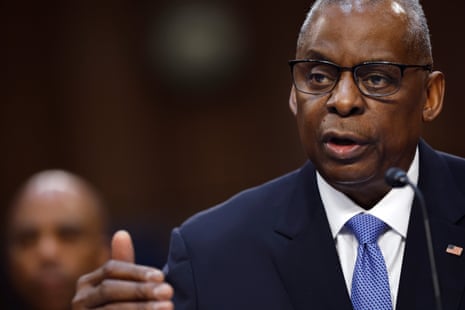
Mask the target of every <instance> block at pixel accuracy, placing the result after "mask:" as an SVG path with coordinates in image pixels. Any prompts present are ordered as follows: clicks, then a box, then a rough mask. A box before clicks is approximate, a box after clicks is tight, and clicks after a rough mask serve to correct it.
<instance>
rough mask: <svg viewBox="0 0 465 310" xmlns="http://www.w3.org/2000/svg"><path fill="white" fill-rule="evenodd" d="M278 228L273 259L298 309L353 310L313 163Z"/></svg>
mask: <svg viewBox="0 0 465 310" xmlns="http://www.w3.org/2000/svg"><path fill="white" fill-rule="evenodd" d="M295 184H296V187H295V190H294V192H293V194H292V195H291V197H289V199H288V200H287V201H288V204H287V206H285V207H283V213H282V214H281V215H280V217H279V219H278V222H277V225H276V228H275V236H274V238H275V242H274V246H273V249H272V251H273V258H274V262H275V265H276V268H277V270H278V272H279V274H280V277H281V279H282V281H283V283H284V286H285V289H286V291H287V292H288V294H289V297H290V299H291V302H292V304H293V306H294V309H295V310H304V309H305V310H311V309H325V310H331V309H334V310H336V309H337V310H345V309H347V310H350V309H352V307H351V303H350V298H349V296H348V293H347V289H346V287H345V281H344V276H343V274H342V269H341V267H340V263H339V259H338V256H337V252H336V248H335V245H334V240H333V238H332V236H331V232H330V229H329V224H328V221H327V218H326V215H325V212H324V208H323V205H322V203H321V199H320V196H319V192H318V190H317V185H316V177H315V170H314V168H313V166H312V165H311V164H310V163H309V164H307V165H306V166H305V167H304V168H302V170H301V171H300V172H299V174H298V175H297V177H296V182H295Z"/></svg>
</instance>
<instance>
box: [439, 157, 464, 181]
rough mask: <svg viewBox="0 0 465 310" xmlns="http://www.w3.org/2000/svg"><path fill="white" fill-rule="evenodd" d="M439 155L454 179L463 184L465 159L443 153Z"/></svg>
mask: <svg viewBox="0 0 465 310" xmlns="http://www.w3.org/2000/svg"><path fill="white" fill-rule="evenodd" d="M437 153H438V155H439V156H440V157H441V158H442V159H443V160H444V162H445V163H446V165H447V167H448V168H449V171H450V173H451V174H452V175H453V176H454V178H455V179H458V180H460V181H461V182H463V180H464V178H465V158H463V157H459V156H456V155H453V154H449V153H445V152H441V151H438V152H437Z"/></svg>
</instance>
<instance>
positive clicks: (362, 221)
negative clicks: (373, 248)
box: [346, 213, 387, 244]
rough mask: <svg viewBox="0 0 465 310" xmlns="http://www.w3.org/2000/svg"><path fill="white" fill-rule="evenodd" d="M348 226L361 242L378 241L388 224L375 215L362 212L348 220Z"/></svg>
mask: <svg viewBox="0 0 465 310" xmlns="http://www.w3.org/2000/svg"><path fill="white" fill-rule="evenodd" d="M346 227H348V228H349V229H350V230H351V231H352V232H353V233H354V235H355V237H356V238H357V240H358V243H359V244H367V243H376V242H377V241H378V238H379V236H380V235H381V234H382V233H383V232H385V231H386V229H387V225H386V223H384V222H383V221H382V220H380V219H378V218H376V217H374V216H373V215H370V214H366V213H361V214H357V215H355V216H354V217H352V218H351V219H350V220H348V221H347V223H346Z"/></svg>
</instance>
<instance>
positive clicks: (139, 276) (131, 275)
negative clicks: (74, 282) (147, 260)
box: [78, 260, 165, 287]
mask: <svg viewBox="0 0 465 310" xmlns="http://www.w3.org/2000/svg"><path fill="white" fill-rule="evenodd" d="M105 279H119V280H127V281H136V282H154V283H160V282H163V281H164V279H165V276H164V274H163V272H162V271H161V270H159V269H157V268H153V267H148V266H142V265H135V264H133V263H127V262H123V261H117V260H110V261H108V262H106V263H105V264H104V265H103V266H102V267H100V268H98V269H96V270H94V271H92V272H90V273H88V274H85V275H83V276H81V277H80V278H79V280H78V287H85V286H89V285H91V286H96V285H98V284H100V283H101V282H103V281H104V280H105Z"/></svg>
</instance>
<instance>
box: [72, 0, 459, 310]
mask: <svg viewBox="0 0 465 310" xmlns="http://www.w3.org/2000/svg"><path fill="white" fill-rule="evenodd" d="M296 58H297V59H296V60H294V61H291V62H290V65H291V70H292V76H293V82H294V84H293V87H292V89H291V94H290V100H289V103H290V108H291V111H292V112H293V113H294V114H295V116H296V119H297V124H298V128H299V133H300V138H301V142H302V145H303V146H304V149H305V151H306V153H307V155H308V158H309V162H308V163H306V164H305V165H304V166H303V167H302V168H301V169H299V170H297V171H295V172H292V173H290V174H288V175H285V176H283V177H280V178H278V179H276V180H273V181H271V182H268V183H266V184H264V185H261V186H258V187H256V188H252V189H249V190H247V191H245V192H242V193H240V194H238V195H236V196H235V197H233V198H231V199H230V200H228V201H226V202H224V203H223V204H221V205H219V206H216V207H214V208H212V209H209V210H206V211H204V212H202V213H200V214H197V215H195V216H193V217H192V218H190V219H189V220H187V221H186V222H185V223H184V224H183V225H181V226H180V227H179V228H176V229H175V230H174V231H173V234H172V239H171V246H170V253H169V257H168V262H167V264H166V266H165V269H164V273H165V275H166V281H167V282H168V283H170V285H171V286H169V285H168V284H166V283H163V276H162V275H159V274H158V277H157V279H156V280H153V281H152V283H150V281H146V280H144V279H145V278H144V276H143V275H144V273H143V272H142V271H144V270H145V272H149V269H143V268H147V267H142V266H136V265H132V264H130V263H129V264H128V263H127V262H126V263H123V262H117V261H111V262H109V263H108V264H107V265H106V267H104V268H103V269H100V270H97V271H96V272H94V273H93V274H89V275H88V276H87V277H85V278H83V279H81V281H80V283H79V291H78V294H77V295H76V298H75V302H74V305H75V308H76V309H89V308H93V307H96V306H98V305H103V304H110V303H111V302H115V303H114V304H113V305H120V304H117V303H116V302H118V301H124V302H128V303H130V302H131V301H134V300H138V301H140V302H142V301H144V302H153V304H152V305H158V306H160V308H159V309H171V307H172V304H170V303H169V302H167V301H166V300H167V299H169V298H170V297H171V294H172V293H173V292H172V289H173V288H174V299H173V301H174V304H175V306H176V309H181V310H184V309H199V310H210V309H212V310H213V309H215V310H216V309H222V310H224V309H268V310H269V309H276V310H278V309H295V310H299V309H301V310H304V309H306V310H309V309H325V310H328V309H334V310H336V309H337V310H341V309H347V310H349V309H364V310H368V309H370V310H373V309H376V310H379V309H381V308H380V307H378V306H367V305H362V306H360V305H359V303H358V301H357V300H355V299H356V298H354V297H353V296H354V295H353V294H354V291H355V290H359V288H358V287H357V285H358V284H355V282H357V281H356V280H355V278H356V277H357V279H358V278H359V277H360V276H359V273H357V274H356V273H355V270H356V269H357V268H358V267H357V266H358V260H359V258H358V256H357V255H359V254H360V247H359V242H358V238H359V237H358V235H357V234H356V233H355V229H354V228H353V226H351V224H348V223H349V222H350V221H351V220H352V218H354V217H356V216H357V215H359V214H369V215H370V218H375V219H376V221H382V223H383V227H385V228H384V230H382V231H381V234H380V235H377V237H376V239H377V240H376V242H375V244H376V247H377V251H378V252H377V254H379V253H381V255H382V256H383V258H381V259H380V260H381V261H382V265H383V268H384V272H385V273H386V279H387V280H386V283H384V284H383V285H384V286H383V290H384V289H385V290H386V291H387V292H388V293H387V300H384V301H383V302H385V304H386V307H384V306H383V308H382V309H397V310H411V309H422V310H424V309H436V307H437V305H436V299H435V297H434V292H435V290H434V285H433V281H432V276H431V275H432V272H431V270H430V261H429V258H428V246H427V242H426V241H425V229H424V225H423V219H422V214H421V211H420V210H421V208H420V205H419V202H418V201H417V199H416V198H415V197H414V195H413V192H412V191H411V190H410V189H408V188H402V189H391V187H390V186H389V185H387V184H386V182H385V174H386V171H387V170H388V169H389V168H390V167H399V168H401V169H403V170H405V171H406V172H407V175H408V177H409V178H410V179H411V180H412V182H413V183H414V184H417V185H418V186H419V188H420V189H421V190H422V191H423V192H424V193H425V199H426V201H427V207H428V213H429V215H430V218H431V230H432V236H433V238H432V241H433V250H434V257H435V259H436V263H437V270H438V275H439V284H440V288H441V293H442V306H443V309H447V310H452V309H455V310H458V309H465V300H464V298H463V295H464V293H465V257H464V256H465V255H462V254H461V249H462V247H463V246H465V196H464V195H465V184H464V181H463V180H464V178H465V160H463V159H460V158H457V157H454V156H451V155H448V154H444V153H440V152H437V151H434V150H433V149H432V148H431V147H429V146H428V145H427V144H426V143H425V142H424V141H423V140H422V139H421V131H422V127H423V124H424V123H425V122H430V121H432V120H433V119H435V118H436V117H437V116H438V114H439V113H440V111H441V109H442V104H443V95H444V76H443V74H442V73H441V72H439V71H433V69H432V62H433V59H432V54H431V44H430V39H429V30H428V27H427V24H426V19H425V17H424V13H423V10H422V8H421V6H420V4H419V3H418V1H415V0H398V1H393V0H379V1H369V0H340V1H339V0H322V1H317V2H316V3H315V4H314V6H313V7H312V9H311V11H310V12H309V14H308V16H307V18H306V20H305V22H304V24H303V26H302V28H301V32H300V34H299V39H298V44H297V54H296ZM360 244H362V242H360ZM125 246H126V247H130V243H129V242H128V236H127V235H124V234H121V235H119V236H117V238H116V240H115V242H114V248H113V249H114V251H115V252H116V251H117V252H118V253H117V254H116V255H114V258H117V259H118V258H120V259H123V260H126V261H129V262H130V261H131V255H130V254H129V255H126V254H127V253H128V252H129V251H124V249H123V248H124V247H125ZM448 248H449V249H448ZM122 249H123V250H122ZM358 251H359V252H358ZM357 252H358V253H357ZM125 253H126V254H125ZM126 256H128V257H126ZM102 270H103V271H104V272H102ZM151 272H152V274H154V273H156V272H159V271H158V270H152V271H151ZM361 273H362V274H364V273H365V272H361ZM137 274H139V276H136V275H137ZM115 279H127V280H132V281H128V282H119V283H117V282H115V281H114V280H115ZM133 281H136V282H133ZM150 285H152V286H156V287H158V288H159V289H160V290H159V291H158V293H161V292H163V293H164V295H162V294H158V295H157V294H156V292H155V293H153V290H151V288H152V286H150ZM362 286H363V285H362ZM123 287H125V288H126V290H125V291H124V290H123ZM367 291H368V295H366V296H365V297H363V298H362V299H363V300H362V302H363V301H364V299H369V297H370V296H371V295H376V294H377V292H378V291H379V289H378V288H376V289H368V290H367ZM357 294H358V292H357ZM367 296H368V297H367ZM157 300H158V301H157ZM157 302H158V303H157ZM125 305H127V304H125ZM132 305H133V304H132ZM145 305H148V303H147V304H145ZM438 309H439V308H438Z"/></svg>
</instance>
